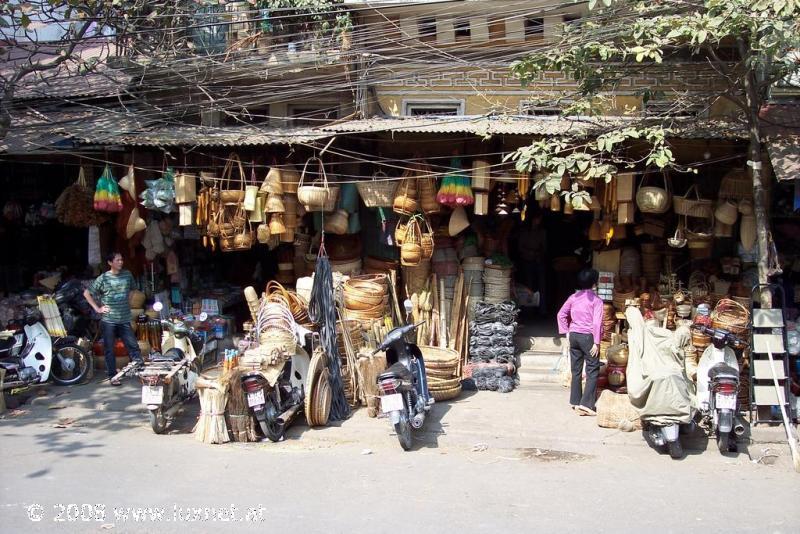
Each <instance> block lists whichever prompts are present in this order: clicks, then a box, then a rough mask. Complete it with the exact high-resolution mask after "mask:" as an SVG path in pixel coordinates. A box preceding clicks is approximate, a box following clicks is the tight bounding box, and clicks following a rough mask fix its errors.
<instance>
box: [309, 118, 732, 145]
mask: <svg viewBox="0 0 800 534" xmlns="http://www.w3.org/2000/svg"><path fill="white" fill-rule="evenodd" d="M634 123H636V124H642V119H641V118H640V117H622V116H621V117H612V116H604V117H561V116H506V115H497V116H477V117H468V116H453V117H442V116H439V117H432V116H431V117H389V118H384V117H374V118H370V119H363V120H353V121H346V122H341V123H338V124H331V125H327V126H322V127H320V128H319V130H322V131H325V132H336V133H377V132H399V133H469V134H474V135H480V136H484V135H573V136H590V135H596V134H600V133H602V132H604V131H608V130H610V129H613V128H619V127H624V126H627V125H632V124H634ZM645 124H646V122H645ZM669 126H670V128H671V130H672V136H674V137H678V138H684V139H730V140H740V139H745V138H746V135H747V132H746V130H745V129H744V127H743V125H741V124H740V123H736V122H731V121H724V120H718V119H716V120H715V119H688V118H687V119H674V120H672V121H671V122H670V124H669Z"/></svg>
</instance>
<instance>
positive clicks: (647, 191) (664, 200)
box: [636, 172, 672, 214]
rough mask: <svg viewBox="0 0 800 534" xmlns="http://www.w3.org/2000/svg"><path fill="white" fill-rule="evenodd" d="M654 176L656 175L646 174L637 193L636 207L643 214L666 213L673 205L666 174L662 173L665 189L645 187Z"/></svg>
mask: <svg viewBox="0 0 800 534" xmlns="http://www.w3.org/2000/svg"><path fill="white" fill-rule="evenodd" d="M652 174H654V173H645V174H644V175H643V176H642V180H641V182H639V190H638V191H637V192H636V205H637V206H638V207H639V211H641V212H642V213H656V214H662V213H666V212H667V211H669V208H670V206H671V205H672V193H670V185H669V179H668V177H667V174H666V172H662V174H661V177H662V179H663V181H664V187H656V186H651V185H644V184H645V182H646V181H647V179H648V177H649V176H651V175H652Z"/></svg>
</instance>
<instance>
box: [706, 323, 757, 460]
mask: <svg viewBox="0 0 800 534" xmlns="http://www.w3.org/2000/svg"><path fill="white" fill-rule="evenodd" d="M697 330H698V331H700V332H702V333H703V334H706V335H709V336H711V344H710V345H709V346H708V347H706V349H705V351H704V352H703V355H702V356H701V358H700V362H699V363H698V365H697V402H698V405H699V407H700V413H701V417H702V424H703V426H705V427H706V428H708V432H709V436H711V435H713V436H714V437H715V438H716V440H717V447H718V448H719V451H720V452H722V453H725V452H736V439H735V438H733V439H732V437H731V432H733V433H734V435H736V436H741V435H742V434H744V425H743V424H742V423H741V422H740V421H738V420H737V419H736V410H737V409H738V397H737V395H738V392H739V363H738V362H737V361H736V353H735V352H734V349H739V348H742V347H744V345H745V343H744V341H742V340H741V339H740V338H738V337H736V336H735V335H733V334H731V333H730V332H728V331H727V330H723V329H721V328H710V327H708V326H699V327H697Z"/></svg>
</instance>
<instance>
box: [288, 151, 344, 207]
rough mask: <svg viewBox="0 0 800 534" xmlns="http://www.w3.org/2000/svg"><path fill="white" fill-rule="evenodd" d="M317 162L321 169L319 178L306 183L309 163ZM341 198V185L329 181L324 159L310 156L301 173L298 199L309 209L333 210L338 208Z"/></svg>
mask: <svg viewBox="0 0 800 534" xmlns="http://www.w3.org/2000/svg"><path fill="white" fill-rule="evenodd" d="M312 161H314V162H316V163H317V165H318V169H319V171H318V172H319V175H320V176H321V178H318V179H316V180H314V181H313V182H311V184H306V172H307V171H308V164H309V163H311V162H312ZM338 199H339V186H336V185H330V184H329V183H328V175H327V173H326V172H325V165H324V164H323V163H322V160H321V159H319V158H317V157H313V158H309V159H308V161H306V163H305V165H304V166H303V173H302V174H301V175H300V182H299V184H298V186H297V200H298V201H299V202H300V203H301V204H303V206H304V207H305V209H306V210H307V211H333V210H334V209H336V201H337V200H338Z"/></svg>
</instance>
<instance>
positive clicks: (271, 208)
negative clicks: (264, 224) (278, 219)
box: [264, 193, 286, 213]
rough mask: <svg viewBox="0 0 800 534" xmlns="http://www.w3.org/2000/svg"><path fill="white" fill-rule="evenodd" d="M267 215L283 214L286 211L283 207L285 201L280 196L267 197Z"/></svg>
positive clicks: (271, 195) (272, 194)
mask: <svg viewBox="0 0 800 534" xmlns="http://www.w3.org/2000/svg"><path fill="white" fill-rule="evenodd" d="M264 211H266V212H267V213H283V212H285V211H286V207H285V206H284V205H283V199H282V198H281V196H280V195H277V194H274V193H271V194H270V195H269V196H268V197H267V208H266V210H264Z"/></svg>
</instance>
